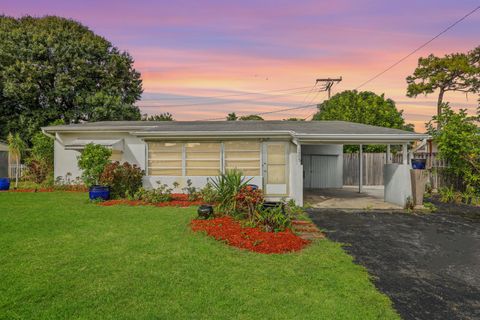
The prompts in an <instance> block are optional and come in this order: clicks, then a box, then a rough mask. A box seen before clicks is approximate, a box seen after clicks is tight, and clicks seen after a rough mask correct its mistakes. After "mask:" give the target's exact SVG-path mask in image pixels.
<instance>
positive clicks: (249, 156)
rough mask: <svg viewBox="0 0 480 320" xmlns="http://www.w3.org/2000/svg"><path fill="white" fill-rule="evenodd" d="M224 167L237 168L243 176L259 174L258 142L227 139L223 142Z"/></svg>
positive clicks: (227, 168) (228, 168)
mask: <svg viewBox="0 0 480 320" xmlns="http://www.w3.org/2000/svg"><path fill="white" fill-rule="evenodd" d="M224 150H225V169H226V170H231V169H238V170H240V171H242V173H243V174H244V175H245V176H260V142H258V141H227V142H225V143H224Z"/></svg>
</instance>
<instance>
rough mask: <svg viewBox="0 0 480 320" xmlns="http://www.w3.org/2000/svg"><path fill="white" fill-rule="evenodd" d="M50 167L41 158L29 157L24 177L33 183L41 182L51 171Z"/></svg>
mask: <svg viewBox="0 0 480 320" xmlns="http://www.w3.org/2000/svg"><path fill="white" fill-rule="evenodd" d="M51 171H52V170H51V168H50V167H49V166H48V165H47V164H46V163H45V162H44V161H42V160H36V159H29V160H28V161H27V172H26V174H25V178H26V179H27V180H30V181H33V182H35V183H38V184H40V183H43V182H44V181H45V180H46V179H47V177H48V175H49V174H50V173H51Z"/></svg>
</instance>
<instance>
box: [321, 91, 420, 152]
mask: <svg viewBox="0 0 480 320" xmlns="http://www.w3.org/2000/svg"><path fill="white" fill-rule="evenodd" d="M318 109H319V111H318V112H317V113H316V114H315V115H314V116H313V119H312V120H342V121H350V122H357V123H364V124H369V125H374V126H380V127H387V128H395V129H403V130H410V131H411V130H413V126H412V125H411V124H405V120H404V118H403V110H400V111H399V110H397V107H396V105H395V102H394V101H393V100H392V99H385V96H384V95H383V94H382V95H377V94H375V93H373V92H370V91H361V92H358V91H356V90H347V91H343V92H340V93H337V94H336V95H334V96H333V97H332V98H331V99H329V100H326V101H324V102H322V103H321V104H319V105H318ZM384 148H385V147H384V146H368V147H366V149H365V150H366V151H367V152H380V151H383V150H384ZM345 150H346V151H347V152H354V151H356V150H358V148H357V147H349V148H346V149H345Z"/></svg>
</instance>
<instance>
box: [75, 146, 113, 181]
mask: <svg viewBox="0 0 480 320" xmlns="http://www.w3.org/2000/svg"><path fill="white" fill-rule="evenodd" d="M111 155H112V151H111V150H109V149H108V148H106V147H104V146H101V145H98V144H93V143H89V144H87V145H86V146H85V149H84V150H83V151H82V154H81V155H80V156H79V157H78V167H79V168H80V169H82V170H83V172H82V180H83V182H84V183H85V184H86V185H87V186H88V187H91V186H93V185H97V184H98V183H99V180H100V176H101V175H102V173H103V170H104V169H105V166H106V165H107V164H108V163H109V158H110V156H111Z"/></svg>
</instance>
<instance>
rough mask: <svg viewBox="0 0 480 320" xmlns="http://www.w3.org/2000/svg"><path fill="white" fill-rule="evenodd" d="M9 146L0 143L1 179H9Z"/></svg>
mask: <svg viewBox="0 0 480 320" xmlns="http://www.w3.org/2000/svg"><path fill="white" fill-rule="evenodd" d="M8 168H9V160H8V145H7V144H6V143H4V142H2V141H0V178H8V171H9V170H8Z"/></svg>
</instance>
